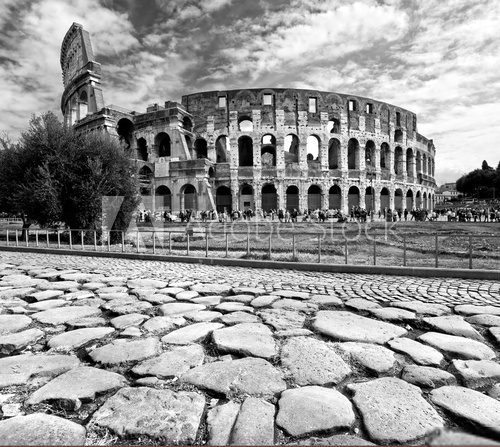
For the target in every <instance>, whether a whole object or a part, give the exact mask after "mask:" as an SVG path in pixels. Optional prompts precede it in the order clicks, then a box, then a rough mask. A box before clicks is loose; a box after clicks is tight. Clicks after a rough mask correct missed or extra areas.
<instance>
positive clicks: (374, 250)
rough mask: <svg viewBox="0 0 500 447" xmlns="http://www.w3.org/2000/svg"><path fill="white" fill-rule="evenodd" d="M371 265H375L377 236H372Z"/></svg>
mask: <svg viewBox="0 0 500 447" xmlns="http://www.w3.org/2000/svg"><path fill="white" fill-rule="evenodd" d="M373 265H377V235H376V234H375V233H374V234H373Z"/></svg>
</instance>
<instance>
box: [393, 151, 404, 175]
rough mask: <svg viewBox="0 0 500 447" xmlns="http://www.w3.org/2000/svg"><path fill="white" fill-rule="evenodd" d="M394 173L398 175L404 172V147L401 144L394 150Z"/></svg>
mask: <svg viewBox="0 0 500 447" xmlns="http://www.w3.org/2000/svg"><path fill="white" fill-rule="evenodd" d="M394 173H395V174H396V175H401V174H402V173H403V149H401V147H399V146H398V147H396V149H395V150H394Z"/></svg>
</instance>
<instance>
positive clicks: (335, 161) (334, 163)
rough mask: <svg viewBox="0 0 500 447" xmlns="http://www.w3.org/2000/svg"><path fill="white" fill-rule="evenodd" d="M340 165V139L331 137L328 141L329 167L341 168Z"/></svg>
mask: <svg viewBox="0 0 500 447" xmlns="http://www.w3.org/2000/svg"><path fill="white" fill-rule="evenodd" d="M339 167H340V141H339V140H337V139H336V138H331V139H330V141H329V142H328V169H339Z"/></svg>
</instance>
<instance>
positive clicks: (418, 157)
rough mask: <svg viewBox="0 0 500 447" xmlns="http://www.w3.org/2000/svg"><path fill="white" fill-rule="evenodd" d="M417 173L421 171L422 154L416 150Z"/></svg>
mask: <svg viewBox="0 0 500 447" xmlns="http://www.w3.org/2000/svg"><path fill="white" fill-rule="evenodd" d="M416 168H417V173H421V172H422V154H420V152H419V151H417V166H416Z"/></svg>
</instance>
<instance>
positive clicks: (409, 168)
mask: <svg viewBox="0 0 500 447" xmlns="http://www.w3.org/2000/svg"><path fill="white" fill-rule="evenodd" d="M413 161H414V160H413V150H412V148H411V147H409V148H408V149H406V175H407V176H408V177H413Z"/></svg>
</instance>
